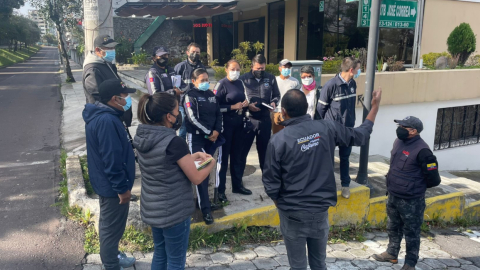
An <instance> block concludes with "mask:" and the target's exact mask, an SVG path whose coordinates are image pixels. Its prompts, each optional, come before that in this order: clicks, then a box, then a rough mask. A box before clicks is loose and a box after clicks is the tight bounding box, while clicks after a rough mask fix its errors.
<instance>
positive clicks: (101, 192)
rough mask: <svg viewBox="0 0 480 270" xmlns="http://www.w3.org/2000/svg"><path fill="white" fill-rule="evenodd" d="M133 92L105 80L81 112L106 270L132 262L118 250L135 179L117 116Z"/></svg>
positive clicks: (127, 106)
mask: <svg viewBox="0 0 480 270" xmlns="http://www.w3.org/2000/svg"><path fill="white" fill-rule="evenodd" d="M135 91H136V90H135V89H132V88H128V87H126V85H125V84H124V83H123V82H122V81H121V80H118V79H108V80H105V81H104V82H102V83H101V84H100V86H99V88H98V98H99V100H98V101H96V102H95V103H94V104H91V103H87V104H86V105H85V109H84V110H83V113H82V115H83V119H84V121H85V135H86V140H87V152H88V156H87V161H88V172H89V176H90V182H91V183H92V187H93V190H94V191H95V193H96V194H97V195H98V196H99V202H100V221H99V236H100V257H101V259H102V263H103V265H104V267H105V269H106V270H119V269H123V268H122V267H124V268H127V267H131V266H132V265H133V264H134V263H135V258H129V257H127V256H126V255H125V254H124V253H120V252H119V251H118V243H119V241H120V239H121V238H122V235H123V232H124V231H125V225H126V223H127V217H128V210H129V202H130V197H131V192H130V191H131V189H132V186H133V182H134V180H135V155H134V152H133V148H132V145H131V144H130V141H129V140H128V137H127V132H126V130H125V127H124V126H123V124H122V121H121V120H120V118H121V117H122V115H123V114H124V112H125V111H128V110H129V109H130V107H131V105H132V100H131V97H130V96H129V93H135Z"/></svg>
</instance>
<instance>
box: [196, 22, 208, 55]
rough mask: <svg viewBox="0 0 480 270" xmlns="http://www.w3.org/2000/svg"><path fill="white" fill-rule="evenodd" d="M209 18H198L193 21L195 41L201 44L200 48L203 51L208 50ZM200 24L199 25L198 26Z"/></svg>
mask: <svg viewBox="0 0 480 270" xmlns="http://www.w3.org/2000/svg"><path fill="white" fill-rule="evenodd" d="M206 23H207V19H198V20H194V21H193V26H194V27H193V35H194V36H193V38H194V40H195V43H197V44H198V45H200V50H201V51H202V52H206V51H207V27H208V26H209V25H206ZM196 26H199V27H196Z"/></svg>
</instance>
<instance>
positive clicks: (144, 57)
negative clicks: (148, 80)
mask: <svg viewBox="0 0 480 270" xmlns="http://www.w3.org/2000/svg"><path fill="white" fill-rule="evenodd" d="M132 63H133V64H135V65H148V64H150V63H151V60H150V57H149V56H148V54H147V53H146V52H145V51H143V50H142V51H141V52H140V53H139V54H136V53H132Z"/></svg>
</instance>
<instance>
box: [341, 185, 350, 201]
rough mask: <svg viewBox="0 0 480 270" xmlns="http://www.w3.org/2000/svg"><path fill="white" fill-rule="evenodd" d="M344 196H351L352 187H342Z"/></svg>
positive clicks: (346, 197)
mask: <svg viewBox="0 0 480 270" xmlns="http://www.w3.org/2000/svg"><path fill="white" fill-rule="evenodd" d="M342 197H344V198H345V199H348V198H350V188H349V187H342Z"/></svg>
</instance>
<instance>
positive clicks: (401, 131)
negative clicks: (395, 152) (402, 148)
mask: <svg viewBox="0 0 480 270" xmlns="http://www.w3.org/2000/svg"><path fill="white" fill-rule="evenodd" d="M408 135H409V134H408V130H407V129H406V128H402V127H398V128H397V138H398V139H400V140H402V141H405V140H406V139H408Z"/></svg>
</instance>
